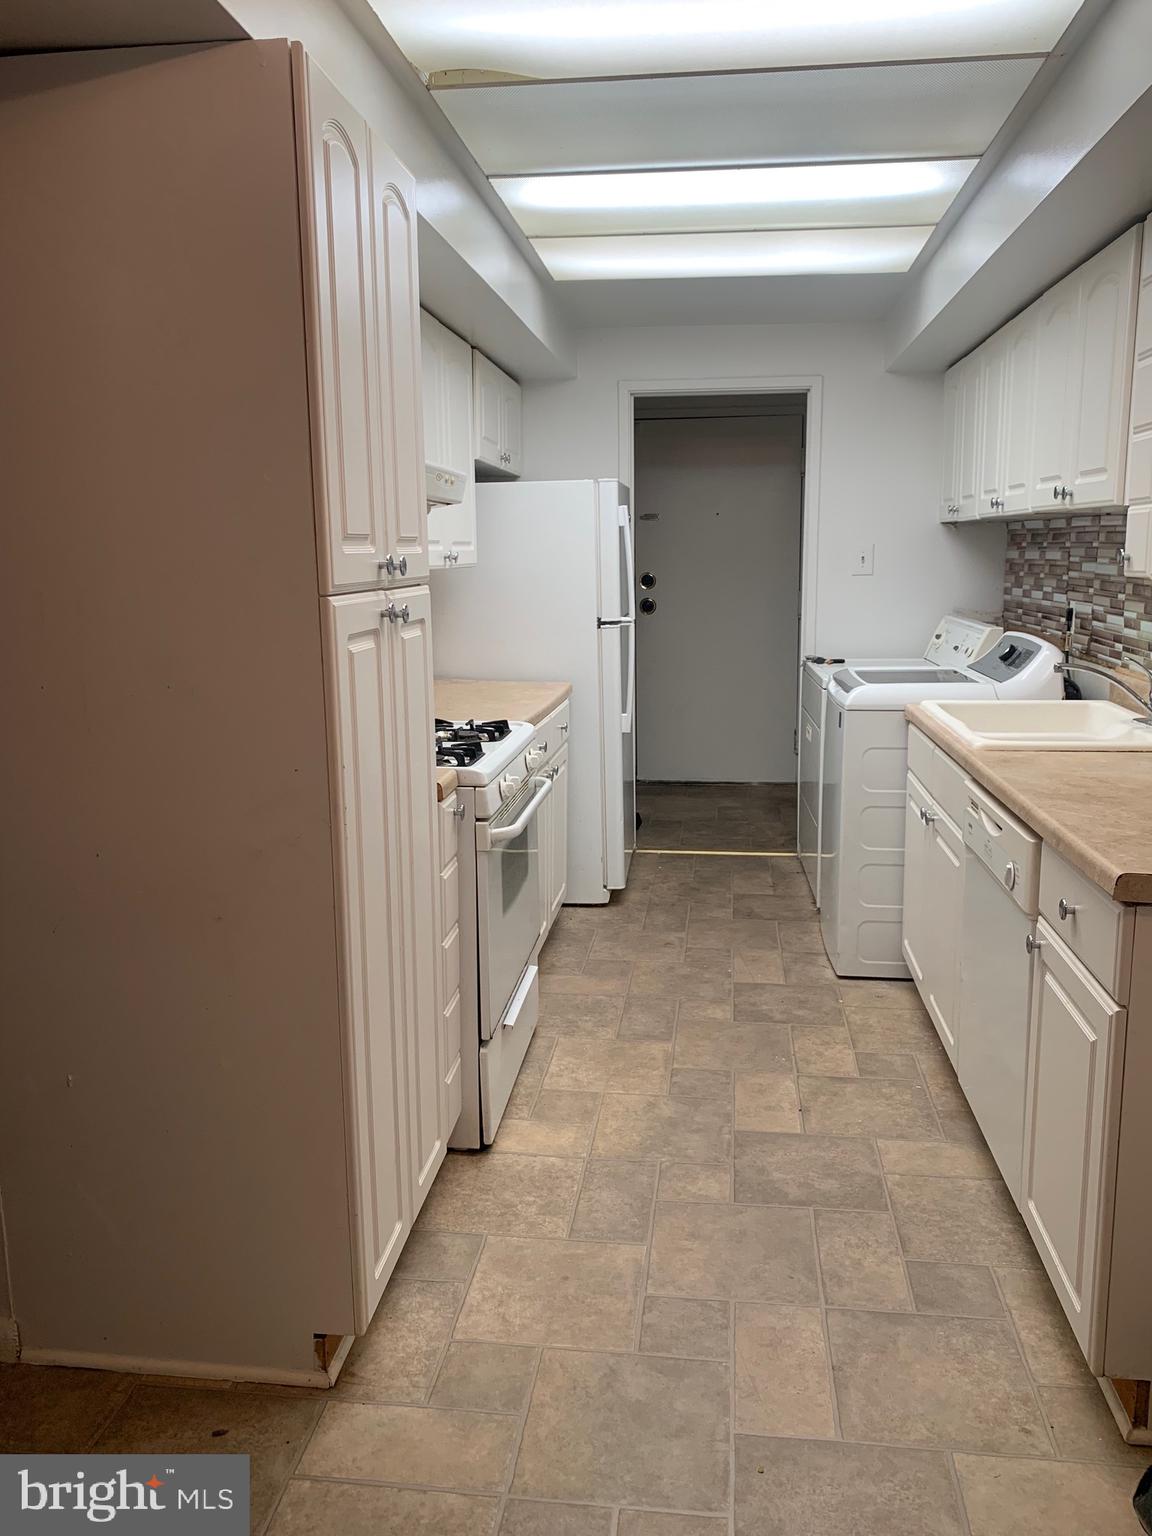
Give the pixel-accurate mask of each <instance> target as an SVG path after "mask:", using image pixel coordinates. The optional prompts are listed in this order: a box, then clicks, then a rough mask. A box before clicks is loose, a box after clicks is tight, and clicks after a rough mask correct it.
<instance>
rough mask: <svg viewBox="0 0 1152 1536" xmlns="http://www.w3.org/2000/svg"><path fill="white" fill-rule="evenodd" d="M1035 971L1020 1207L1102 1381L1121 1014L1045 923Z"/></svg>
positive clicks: (1086, 1354)
mask: <svg viewBox="0 0 1152 1536" xmlns="http://www.w3.org/2000/svg"><path fill="white" fill-rule="evenodd" d="M1033 966H1034V970H1033V982H1032V1017H1031V1024H1030V1031H1029V1043H1028V1075H1027V1083H1026V1090H1025V1107H1024V1165H1023V1179H1022V1211H1023V1215H1024V1220H1025V1222H1026V1223H1027V1225H1028V1230H1029V1232H1030V1233H1031V1234H1032V1239H1033V1241H1034V1242H1035V1244H1036V1248H1037V1251H1038V1252H1039V1254H1040V1257H1041V1259H1042V1260H1043V1263H1044V1267H1045V1269H1046V1270H1047V1271H1048V1278H1049V1279H1050V1280H1051V1281H1052V1284H1053V1286H1054V1287H1055V1289H1056V1294H1057V1296H1058V1297H1059V1298H1060V1301H1061V1303H1062V1304H1063V1307H1064V1311H1065V1313H1066V1314H1067V1316H1068V1320H1069V1322H1070V1323H1071V1325H1072V1330H1073V1332H1074V1333H1075V1335H1076V1338H1077V1340H1078V1342H1079V1344H1080V1348H1081V1349H1082V1350H1083V1351H1084V1357H1085V1359H1086V1360H1087V1362H1088V1365H1089V1368H1090V1369H1091V1370H1092V1372H1093V1374H1094V1375H1097V1376H1099V1375H1103V1373H1104V1346H1105V1322H1106V1304H1107V1298H1108V1280H1109V1275H1108V1259H1109V1254H1110V1249H1111V1238H1112V1233H1111V1226H1112V1212H1113V1199H1114V1191H1115V1177H1116V1148H1117V1137H1118V1129H1119V1114H1120V1092H1119V1086H1120V1076H1121V1072H1122V1065H1123V1038H1124V1030H1125V1025H1126V1014H1125V1010H1124V1009H1123V1008H1122V1007H1121V1006H1120V1005H1119V1004H1118V1003H1117V1002H1115V1001H1114V999H1113V998H1112V997H1111V996H1109V994H1108V993H1106V992H1105V991H1104V989H1103V987H1101V986H1100V985H1099V983H1098V982H1097V981H1096V980H1095V979H1094V978H1093V977H1092V976H1091V975H1090V974H1089V972H1088V971H1087V970H1086V969H1085V967H1084V966H1083V965H1081V963H1080V962H1079V961H1078V960H1077V959H1076V957H1075V956H1074V955H1073V953H1072V951H1071V950H1070V949H1068V948H1067V947H1066V946H1065V945H1064V944H1063V943H1062V942H1061V940H1060V939H1059V938H1058V937H1057V935H1056V933H1055V932H1054V931H1053V929H1052V928H1050V927H1049V926H1048V924H1047V923H1046V922H1045V920H1044V919H1043V918H1041V919H1040V920H1039V923H1038V925H1037V948H1036V950H1035V955H1034V960H1033Z"/></svg>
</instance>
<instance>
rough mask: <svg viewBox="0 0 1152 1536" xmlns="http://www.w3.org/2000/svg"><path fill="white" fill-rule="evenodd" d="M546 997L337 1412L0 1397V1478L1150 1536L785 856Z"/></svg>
mask: <svg viewBox="0 0 1152 1536" xmlns="http://www.w3.org/2000/svg"><path fill="white" fill-rule="evenodd" d="M653 798H655V799H657V800H659V801H660V803H661V806H662V808H666V809H670V810H672V811H674V812H675V815H669V816H668V817H667V818H663V817H662V818H659V820H660V822H661V823H662V825H663V826H664V827H666V828H667V831H666V832H662V838H665V839H666V840H663V841H662V842H661V846H673V839H674V838H675V837H677V836H678V838H679V843H680V845H683V843H684V840H685V838H687V839H688V840H689V845H690V846H697V844H696V843H695V840H696V839H697V838H698V837H699V838H701V839H704V838H705V835H706V834H705V833H704V832H703V831H702V830H701V829H702V828H703V827H705V826H707V827H710V828H711V829H712V835H713V836H714V835H715V832H716V830H717V829H718V828H720V827H721V826H723V830H724V846H726V847H730V846H732V845H733V842H734V840H735V841H736V842H737V843H738V844H741V843H746V842H747V843H750V842H753V841H756V840H758V839H763V840H764V841H767V842H769V843H772V842H774V841H775V840H778V839H784V838H785V835H786V833H787V830H788V829H787V826H786V822H787V819H788V815H789V814H790V811H789V810H788V796H787V795H786V794H785V793H783V792H782V791H780V790H759V789H758V790H751V791H742V792H741V791H736V790H733V791H728V790H727V789H721V790H720V791H716V790H714V789H712V790H708V791H706V792H705V791H698V790H681V791H673V790H661V791H659V792H657V794H656V795H655V796H654V797H653ZM645 799H646V801H647V800H648V797H647V796H646V797H645ZM742 802H743V803H745V804H746V805H747V806H748V807H750V808H749V809H748V810H747V813H746V815H745V816H744V818H743V819H741V818H739V817H736V816H733V817H729V816H727V815H726V814H724V813H725V812H726V811H727V810H729V809H733V808H736V807H737V806H738V805H739V804H740V803H742ZM698 807H699V808H700V810H701V814H700V815H696V814H695V810H696V808H698ZM686 808H687V809H686ZM709 808H710V809H711V811H712V812H713V813H714V814H713V815H712V817H711V818H709V816H708V815H707V814H706V813H707V811H708V810H709ZM781 808H783V809H781ZM657 819H658V818H656V817H653V818H652V821H657ZM651 825H652V822H649V823H648V826H649V828H651ZM673 826H674V827H676V828H678V833H673V832H672V831H671V828H672V827H673ZM730 827H731V828H732V829H733V830H732V831H731V832H729V828H730ZM542 991H543V1005H542V1017H541V1023H540V1027H539V1030H538V1034H537V1037H536V1039H535V1040H534V1041H533V1044H532V1047H531V1051H530V1054H529V1058H528V1061H527V1062H526V1064H525V1067H524V1070H523V1072H522V1074H521V1077H520V1081H519V1082H518V1084H517V1087H516V1090H515V1093H514V1096H513V1101H512V1103H511V1105H510V1107H509V1111H508V1115H507V1118H506V1120H505V1122H504V1125H503V1127H502V1129H501V1132H500V1135H499V1138H498V1140H497V1143H496V1145H495V1147H494V1148H493V1149H492V1150H491V1151H490V1152H487V1153H484V1154H480V1155H472V1154H463V1155H450V1157H449V1159H448V1161H447V1163H446V1164H445V1167H444V1169H443V1171H442V1173H441V1175H440V1177H439V1179H438V1180H437V1183H436V1185H435V1186H434V1188H433V1190H432V1193H431V1195H430V1197H429V1200H428V1203H427V1205H426V1207H425V1210H424V1212H423V1214H422V1216H421V1218H420V1221H419V1223H418V1226H417V1229H416V1231H415V1233H414V1234H413V1237H412V1240H411V1241H410V1243H409V1245H408V1247H407V1249H406V1251H405V1254H404V1256H403V1259H402V1261H401V1264H400V1267H399V1269H398V1270H397V1272H396V1276H395V1278H394V1280H393V1282H392V1284H391V1286H390V1287H389V1290H388V1292H387V1294H386V1296H385V1299H384V1302H383V1304H382V1306H381V1308H380V1311H379V1313H378V1315H377V1317H376V1320H375V1322H374V1324H373V1326H372V1329H371V1331H370V1333H369V1334H368V1335H367V1337H366V1338H364V1339H363V1340H362V1341H361V1342H360V1343H359V1344H358V1345H357V1347H356V1349H355V1350H354V1352H353V1354H352V1356H351V1358H350V1359H349V1361H348V1364H347V1366H346V1367H345V1370H344V1372H343V1375H342V1376H341V1379H340V1382H339V1384H338V1386H337V1387H336V1388H335V1389H334V1391H332V1392H330V1393H315V1392H307V1391H293V1390H292V1389H275V1388H272V1389H269V1388H264V1389H260V1388H253V1387H244V1386H232V1385H229V1384H224V1385H222V1386H214V1387H213V1386H205V1385H203V1384H199V1385H197V1384H194V1383H188V1382H157V1381H149V1380H133V1379H130V1378H128V1377H121V1376H111V1375H108V1376H105V1375H101V1374H97V1373H93V1372H80V1371H54V1370H37V1369H35V1368H32V1367H18V1366H9V1367H0V1450H6V1449H20V1450H32V1449H42V1450H53V1449H67V1450H75V1449H78V1448H80V1447H82V1446H90V1447H93V1448H100V1449H107V1450H110V1451H125V1452H127V1451H135V1450H148V1449H152V1448H156V1449H160V1448H164V1449H179V1450H197V1449H212V1450H219V1449H220V1448H221V1447H224V1446H226V1447H228V1448H232V1449H235V1450H239V1451H248V1452H250V1453H251V1454H252V1457H253V1469H254V1488H255V1520H254V1528H255V1529H257V1530H265V1529H266V1530H267V1532H268V1533H269V1536H303V1533H305V1532H307V1533H309V1536H330V1533H331V1536H336V1533H340V1536H360V1533H363V1536H367V1533H372V1536H545V1533H546V1536H729V1533H734V1536H843V1533H845V1532H851V1533H852V1536H1022V1533H1025V1532H1036V1533H1038V1536H1039V1533H1043V1536H1136V1532H1137V1529H1138V1528H1137V1525H1136V1522H1135V1517H1134V1515H1133V1513H1132V1509H1131V1504H1130V1499H1131V1493H1132V1489H1133V1488H1134V1486H1135V1483H1136V1481H1137V1478H1138V1476H1139V1474H1140V1472H1141V1470H1142V1469H1143V1467H1144V1466H1145V1465H1146V1463H1147V1461H1148V1460H1149V1459H1150V1456H1149V1453H1147V1452H1141V1451H1138V1450H1132V1449H1129V1448H1128V1447H1126V1446H1125V1445H1124V1444H1123V1442H1122V1441H1121V1439H1120V1438H1119V1435H1118V1434H1117V1432H1116V1430H1115V1428H1114V1426H1113V1423H1112V1420H1111V1418H1110V1416H1109V1414H1108V1412H1107V1409H1106V1408H1105V1405H1104V1402H1103V1399H1102V1398H1101V1396H1100V1393H1099V1391H1098V1389H1097V1387H1096V1385H1095V1383H1094V1382H1093V1381H1092V1379H1091V1377H1090V1376H1089V1374H1088V1371H1087V1369H1086V1367H1085V1366H1084V1363H1083V1360H1082V1358H1081V1357H1080V1355H1079V1352H1078V1351H1077V1349H1076V1346H1075V1344H1074V1343H1073V1341H1072V1338H1071V1335H1070V1333H1069V1330H1068V1328H1067V1326H1066V1324H1065V1322H1064V1318H1063V1315H1062V1313H1061V1312H1060V1310H1059V1308H1058V1306H1057V1305H1056V1302H1055V1299H1054V1297H1053V1295H1052V1293H1051V1290H1050V1288H1049V1286H1048V1283H1047V1280H1046V1278H1045V1276H1044V1274H1043V1272H1042V1271H1041V1270H1039V1268H1038V1265H1037V1261H1036V1258H1035V1255H1034V1252H1033V1250H1032V1247H1031V1244H1030V1243H1029V1241H1028V1239H1027V1237H1026V1235H1025V1233H1024V1230H1023V1227H1022V1225H1021V1223H1020V1221H1019V1219H1018V1217H1017V1215H1016V1213H1015V1210H1014V1209H1013V1207H1012V1204H1011V1202H1010V1200H1009V1199H1008V1196H1007V1194H1006V1192H1005V1190H1004V1188H1003V1186H1002V1184H1001V1183H1000V1180H999V1178H998V1177H997V1175H996V1171H995V1167H994V1165H993V1164H992V1161H991V1159H990V1158H989V1155H988V1153H987V1151H986V1149H985V1148H984V1146H983V1144H982V1142H981V1140H980V1137H979V1134H978V1132H977V1131H976V1128H975V1125H974V1123H973V1121H972V1120H971V1118H970V1116H969V1115H968V1113H967V1111H966V1110H965V1109H964V1107H963V1103H962V1100H961V1099H960V1098H959V1097H958V1095H957V1089H956V1084H955V1079H954V1078H953V1076H952V1073H951V1069H950V1067H949V1065H948V1062H947V1060H946V1058H945V1057H944V1055H943V1052H942V1051H941V1049H940V1047H939V1045H938V1043H937V1041H936V1037H935V1034H934V1033H933V1030H932V1028H931V1025H930V1024H929V1022H928V1020H927V1018H926V1016H925V1015H924V1013H923V1011H922V1009H921V1007H920V1004H919V1001H918V999H917V997H916V994H915V992H914V991H913V989H912V987H911V986H910V985H909V984H907V983H881V984H875V983H868V982H853V981H848V982H837V981H836V979H835V977H834V976H833V975H832V973H831V971H830V970H829V968H828V966H827V963H826V961H825V960H824V957H823V950H822V947H821V944H820V938H819V930H818V926H817V923H816V919H815V914H814V911H813V907H812V902H811V899H810V897H809V894H808V889H807V886H806V885H805V883H804V879H803V875H802V874H801V872H800V870H799V868H798V866H797V864H796V863H795V861H794V860H793V859H791V858H779V859H771V860H750V859H741V858H730V859H726V858H715V857H712V858H709V857H696V856H687V857H685V856H676V855H669V856H664V857H661V856H659V855H657V854H654V853H649V854H641V855H639V856H638V857H637V859H636V860H635V863H634V866H633V876H632V879H631V881H630V884H629V888H628V890H627V891H626V892H624V893H623V894H622V895H621V896H620V897H619V898H618V899H617V900H614V901H613V902H612V903H611V904H610V905H609V906H607V907H605V908H603V909H598V910H593V909H568V910H566V911H565V912H564V913H563V915H562V917H561V918H560V920H559V922H558V924H557V927H556V929H555V931H554V934H553V936H552V938H551V939H550V941H549V943H548V945H547V948H546V950H545V952H544V956H543V961H542Z"/></svg>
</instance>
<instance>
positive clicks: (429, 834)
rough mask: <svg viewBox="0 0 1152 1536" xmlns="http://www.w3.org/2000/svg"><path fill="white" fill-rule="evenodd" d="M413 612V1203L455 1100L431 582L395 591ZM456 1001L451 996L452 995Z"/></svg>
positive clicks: (409, 920)
mask: <svg viewBox="0 0 1152 1536" xmlns="http://www.w3.org/2000/svg"><path fill="white" fill-rule="evenodd" d="M401 598H402V599H403V603H404V606H405V607H406V608H407V610H408V617H407V618H401V619H399V620H398V621H396V622H395V623H392V624H389V625H388V629H389V632H390V639H391V645H392V656H391V661H392V673H393V680H394V683H393V685H394V689H395V712H394V715H393V719H392V723H391V724H392V739H393V744H394V748H395V761H396V770H395V771H396V788H397V797H398V803H399V818H398V825H397V829H396V842H395V845H396V851H397V864H398V876H397V880H398V883H397V899H398V907H399V916H400V927H401V933H402V952H403V964H402V968H401V983H402V991H401V1003H400V1008H401V1013H400V1028H401V1034H402V1036H403V1039H404V1042H405V1046H406V1050H407V1065H408V1106H409V1131H408V1134H409V1147H410V1158H411V1168H412V1189H413V1209H414V1211H418V1210H419V1209H420V1206H421V1205H422V1204H423V1201H424V1198H425V1196H426V1195H427V1193H428V1190H429V1188H430V1187H431V1184H432V1180H433V1178H434V1177H435V1175H436V1170H437V1169H438V1168H439V1166H440V1164H441V1162H442V1161H443V1159H444V1151H445V1145H446V1143H445V1117H446V1114H447V1105H446V1102H445V1089H444V1077H445V1073H444V1063H443V1060H442V1041H443V1033H442V1028H441V1017H440V1015H441V1010H442V1007H443V1002H441V1000H440V994H441V988H440V985H439V978H438V976H437V965H438V957H439V953H440V945H439V937H438V936H439V931H440V921H439V910H438V908H439V885H440V863H439V847H438V838H437V810H436V769H435V762H434V745H433V743H434V739H435V727H434V722H433V709H432V642H431V633H430V621H431V612H432V603H431V597H430V594H429V592H428V589H427V587H418V588H416V589H415V590H409V591H405V592H403V593H396V594H395V599H394V600H395V601H396V602H399V601H400V600H401ZM444 1001H445V1002H446V1001H447V999H444Z"/></svg>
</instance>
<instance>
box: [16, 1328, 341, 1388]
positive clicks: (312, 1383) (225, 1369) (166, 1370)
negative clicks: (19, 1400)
mask: <svg viewBox="0 0 1152 1536" xmlns="http://www.w3.org/2000/svg"><path fill="white" fill-rule="evenodd" d="M352 1342H353V1340H352V1338H351V1337H350V1338H349V1340H348V1347H349V1348H351V1346H352ZM346 1353H347V1351H346V1350H345V1351H343V1353H341V1354H339V1355H338V1357H337V1358H338V1360H339V1363H340V1365H342V1364H343V1363H344V1355H345V1354H346ZM2 1358H3V1355H2V1354H0V1359H2ZM13 1358H15V1357H13ZM20 1359H21V1361H23V1362H24V1363H25V1364H28V1365H71V1366H79V1367H83V1368H85V1369H87V1370H93V1371H126V1372H128V1373H129V1374H130V1375H136V1376H200V1377H203V1378H204V1379H205V1380H208V1381H258V1382H268V1383H271V1384H272V1385H279V1386H285V1387H328V1386H331V1385H332V1381H333V1380H335V1374H333V1375H332V1376H331V1377H330V1376H329V1373H328V1372H327V1371H325V1370H324V1369H323V1368H322V1367H321V1366H320V1365H316V1366H315V1367H314V1368H313V1369H312V1370H307V1369H305V1370H291V1369H288V1370H276V1369H275V1368H274V1367H272V1366H259V1365H256V1366H254V1365H235V1364H228V1363H227V1362H223V1361H221V1362H219V1363H217V1362H216V1361H211V1360H152V1359H149V1358H148V1357H147V1356H142V1355H103V1354H97V1353H95V1352H89V1351H88V1350H80V1349H24V1350H22V1351H21V1353H20ZM336 1370H337V1371H338V1370H339V1365H337V1367H336Z"/></svg>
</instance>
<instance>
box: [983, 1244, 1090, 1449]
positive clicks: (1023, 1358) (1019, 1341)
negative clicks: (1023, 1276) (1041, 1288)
mask: <svg viewBox="0 0 1152 1536" xmlns="http://www.w3.org/2000/svg"><path fill="white" fill-rule="evenodd" d="M999 1267H1000V1268H1001V1269H1014V1268H1018V1267H1019V1266H1017V1265H1010V1264H1002V1265H1000V1266H999ZM988 1268H989V1269H990V1270H991V1271H992V1284H993V1285H994V1286H995V1287H996V1294H997V1296H999V1298H1000V1305H1001V1306H1002V1307H1003V1308H1004V1316H1005V1318H1006V1319H1007V1321H1008V1326H1009V1328H1010V1329H1011V1331H1012V1339H1013V1342H1014V1343H1015V1345H1016V1349H1017V1352H1018V1353H1019V1356H1020V1363H1021V1365H1022V1366H1023V1367H1024V1375H1025V1377H1026V1379H1027V1381H1028V1387H1029V1390H1030V1392H1031V1393H1032V1400H1033V1402H1034V1403H1035V1404H1036V1411H1037V1413H1039V1415H1040V1422H1041V1423H1042V1424H1043V1426H1044V1433H1045V1434H1046V1435H1047V1437H1048V1443H1049V1444H1050V1445H1051V1447H1052V1455H1053V1456H1054V1457H1055V1458H1056V1460H1057V1461H1059V1460H1061V1459H1062V1458H1061V1456H1060V1447H1059V1445H1058V1444H1057V1443H1056V1434H1055V1431H1054V1430H1053V1428H1052V1425H1051V1423H1050V1422H1049V1419H1048V1411H1047V1409H1046V1408H1045V1407H1044V1397H1043V1394H1042V1392H1041V1389H1040V1383H1039V1382H1038V1381H1037V1380H1036V1376H1035V1374H1034V1372H1033V1370H1032V1363H1031V1361H1030V1360H1029V1359H1028V1351H1027V1350H1026V1349H1025V1348H1024V1336H1023V1334H1022V1333H1021V1332H1020V1328H1019V1325H1018V1324H1017V1322H1016V1316H1015V1313H1014V1312H1013V1311H1012V1308H1011V1307H1010V1306H1009V1305H1008V1297H1007V1296H1006V1295H1005V1293H1004V1287H1003V1286H1002V1285H1001V1283H1000V1276H999V1275H998V1274H997V1272H996V1270H997V1266H996V1265H995V1264H989V1266H988ZM1027 1272H1028V1273H1035V1271H1027ZM1040 1273H1041V1274H1042V1275H1043V1274H1044V1271H1043V1270H1041V1271H1040ZM1044 1279H1045V1283H1046V1284H1047V1283H1048V1282H1047V1276H1046V1275H1045V1276H1044ZM1085 1369H1087V1367H1085Z"/></svg>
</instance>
